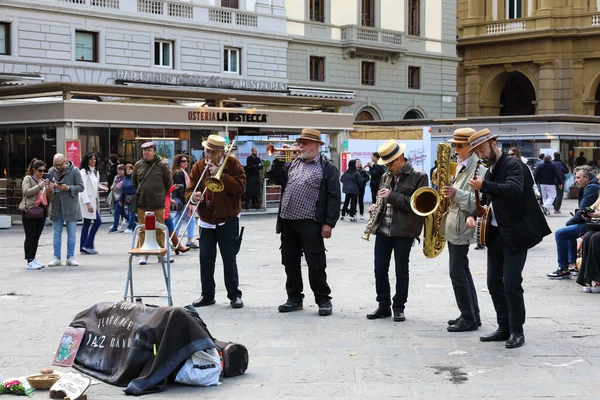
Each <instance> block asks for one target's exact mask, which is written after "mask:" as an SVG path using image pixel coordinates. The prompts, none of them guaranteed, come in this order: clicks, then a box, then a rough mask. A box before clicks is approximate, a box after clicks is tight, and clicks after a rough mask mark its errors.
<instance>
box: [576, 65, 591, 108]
mask: <svg viewBox="0 0 600 400" xmlns="http://www.w3.org/2000/svg"><path fill="white" fill-rule="evenodd" d="M584 66H585V61H584V60H573V111H572V113H573V114H585V113H584V107H583V100H584V96H585V95H586V94H585V93H583V91H584V90H585V84H586V82H585V80H584V79H585V78H584V75H583V68H584ZM592 115H593V114H592Z"/></svg>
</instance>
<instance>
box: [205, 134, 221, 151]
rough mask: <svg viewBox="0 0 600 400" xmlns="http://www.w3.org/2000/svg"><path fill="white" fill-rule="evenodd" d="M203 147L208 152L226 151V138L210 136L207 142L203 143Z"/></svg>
mask: <svg viewBox="0 0 600 400" xmlns="http://www.w3.org/2000/svg"><path fill="white" fill-rule="evenodd" d="M202 146H203V147H204V148H205V149H207V150H225V138H224V137H222V136H219V135H210V136H209V137H208V139H207V140H205V141H204V142H202Z"/></svg>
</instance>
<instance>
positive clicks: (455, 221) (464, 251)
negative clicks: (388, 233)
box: [441, 128, 485, 332]
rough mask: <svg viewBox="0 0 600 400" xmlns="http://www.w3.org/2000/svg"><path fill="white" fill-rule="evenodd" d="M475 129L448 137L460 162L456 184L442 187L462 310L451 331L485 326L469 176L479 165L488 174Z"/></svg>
mask: <svg viewBox="0 0 600 400" xmlns="http://www.w3.org/2000/svg"><path fill="white" fill-rule="evenodd" d="M474 133H475V129H472V128H460V129H457V130H455V131H454V135H453V137H452V139H450V140H448V142H450V144H451V145H452V148H454V152H455V154H456V156H457V161H458V165H457V167H456V173H455V174H454V177H453V179H452V182H453V183H452V186H444V187H443V188H441V191H442V196H444V198H446V199H449V200H450V203H449V205H448V213H447V215H446V217H445V218H444V219H443V222H442V231H443V232H444V233H445V236H446V240H447V241H448V254H449V256H450V268H449V269H450V280H451V281H452V288H453V289H454V297H455V299H456V305H457V306H458V309H459V310H460V317H458V318H456V319H451V320H449V321H448V325H449V326H448V328H447V329H448V332H465V331H475V330H477V329H478V327H479V326H481V320H480V318H479V303H478V301H477V291H476V290H475V285H474V284H473V276H472V275H471V270H470V269H469V258H468V254H469V246H470V245H471V244H472V243H475V230H474V229H472V228H467V226H466V219H467V217H468V216H469V215H470V214H471V212H472V211H473V210H474V209H475V192H474V191H473V189H471V187H470V186H469V179H471V178H473V176H474V175H475V170H476V169H478V171H477V176H483V175H484V174H485V168H484V167H483V166H480V165H478V163H477V156H476V155H475V154H473V152H472V151H471V147H470V146H469V136H471V135H473V134H474Z"/></svg>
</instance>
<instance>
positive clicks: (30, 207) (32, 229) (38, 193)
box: [19, 158, 54, 270]
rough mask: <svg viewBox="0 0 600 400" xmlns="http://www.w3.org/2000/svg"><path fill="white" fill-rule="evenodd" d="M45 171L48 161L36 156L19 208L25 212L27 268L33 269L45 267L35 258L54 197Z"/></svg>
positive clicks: (23, 216)
mask: <svg viewBox="0 0 600 400" xmlns="http://www.w3.org/2000/svg"><path fill="white" fill-rule="evenodd" d="M45 172H46V163H45V162H43V161H42V160H38V159H36V158H34V159H33V160H31V163H30V164H29V167H28V168H27V175H25V177H24V178H23V182H22V183H21V189H22V191H23V200H21V203H20V204H19V210H21V211H22V212H23V215H22V221H23V229H24V230H25V259H26V260H27V266H26V267H25V268H26V269H31V270H36V269H41V268H44V267H45V265H44V264H42V263H40V262H38V261H37V260H36V259H35V255H36V253H37V248H38V243H39V241H40V236H41V235H42V231H43V230H44V224H45V223H46V216H47V215H48V207H47V206H48V202H49V201H52V200H53V199H54V191H53V187H52V184H50V183H49V182H48V180H45V179H44V173H45Z"/></svg>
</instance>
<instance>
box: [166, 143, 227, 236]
mask: <svg viewBox="0 0 600 400" xmlns="http://www.w3.org/2000/svg"><path fill="white" fill-rule="evenodd" d="M234 143H235V140H232V141H231V142H229V144H227V146H225V155H224V156H223V162H222V163H221V166H220V167H219V170H218V171H217V173H216V174H215V175H213V176H209V177H208V178H206V181H205V187H204V190H203V191H202V196H204V194H205V193H206V189H208V190H210V191H211V192H215V193H219V192H222V191H223V190H224V189H225V185H224V184H223V181H221V175H222V174H223V170H224V169H225V164H227V157H229V155H230V154H231V151H232V150H233V145H234ZM208 167H209V165H208V163H206V165H205V166H204V171H202V175H200V179H198V182H197V183H196V186H195V187H194V191H193V192H192V194H191V195H190V199H189V200H188V202H187V203H186V204H185V207H184V208H183V210H184V212H185V210H187V208H188V207H189V205H190V204H192V199H193V198H194V194H196V192H197V191H198V187H199V186H200V183H201V182H202V179H203V178H204V175H206V171H208ZM200 203H201V202H200V201H199V202H198V203H196V204H195V206H194V211H192V216H191V217H190V219H189V220H188V222H187V224H186V225H185V228H183V230H184V231H187V228H188V226H190V222H191V221H192V218H194V215H196V211H198V206H200ZM184 212H182V213H181V216H180V217H179V221H177V223H176V224H175V227H174V228H173V232H172V233H171V237H170V238H169V240H173V235H174V234H175V232H177V229H178V227H179V225H180V224H181V220H182V219H183V216H184V215H185V214H184ZM180 243H181V238H179V241H178V242H177V244H176V245H175V248H178V247H179V244H180Z"/></svg>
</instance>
